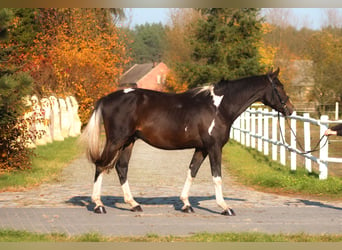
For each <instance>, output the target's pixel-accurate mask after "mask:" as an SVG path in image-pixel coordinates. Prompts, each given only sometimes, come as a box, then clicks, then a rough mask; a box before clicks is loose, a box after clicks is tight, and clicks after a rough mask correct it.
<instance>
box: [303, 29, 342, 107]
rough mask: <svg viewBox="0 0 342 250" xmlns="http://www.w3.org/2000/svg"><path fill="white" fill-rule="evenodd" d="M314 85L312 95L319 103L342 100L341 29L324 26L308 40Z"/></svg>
mask: <svg viewBox="0 0 342 250" xmlns="http://www.w3.org/2000/svg"><path fill="white" fill-rule="evenodd" d="M310 45H311V46H309V48H308V49H309V50H310V51H309V52H310V56H311V59H312V60H313V69H314V80H315V87H314V90H313V92H312V97H313V99H314V100H315V101H318V103H320V104H327V103H333V102H335V101H341V100H342V76H341V62H342V29H339V28H325V29H323V30H322V31H320V32H317V33H316V34H314V35H313V36H312V38H311V40H310Z"/></svg>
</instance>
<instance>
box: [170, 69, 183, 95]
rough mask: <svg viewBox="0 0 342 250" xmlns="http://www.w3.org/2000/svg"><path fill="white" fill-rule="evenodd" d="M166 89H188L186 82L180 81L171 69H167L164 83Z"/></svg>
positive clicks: (178, 90) (177, 90)
mask: <svg viewBox="0 0 342 250" xmlns="http://www.w3.org/2000/svg"><path fill="white" fill-rule="evenodd" d="M165 88H166V90H169V91H172V92H176V93H179V92H184V91H186V90H187V89H188V83H184V82H180V81H179V79H178V78H177V76H176V73H175V72H174V71H173V70H169V73H168V74H167V77H166V83H165Z"/></svg>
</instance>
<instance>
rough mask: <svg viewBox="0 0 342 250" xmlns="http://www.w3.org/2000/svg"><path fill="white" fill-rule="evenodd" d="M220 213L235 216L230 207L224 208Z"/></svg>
mask: <svg viewBox="0 0 342 250" xmlns="http://www.w3.org/2000/svg"><path fill="white" fill-rule="evenodd" d="M221 214H222V215H225V216H235V215H236V214H235V212H234V210H233V209H231V208H228V209H226V210H224V211H223V212H222V213H221Z"/></svg>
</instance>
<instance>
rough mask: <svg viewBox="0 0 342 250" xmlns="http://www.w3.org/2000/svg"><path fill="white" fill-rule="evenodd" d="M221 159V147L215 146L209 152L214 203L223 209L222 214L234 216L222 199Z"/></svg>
mask: <svg viewBox="0 0 342 250" xmlns="http://www.w3.org/2000/svg"><path fill="white" fill-rule="evenodd" d="M221 159H222V148H220V147H216V148H213V149H212V150H211V151H210V152H209V160H210V167H211V174H212V176H213V181H214V186H215V197H216V203H217V205H219V206H220V207H221V208H222V209H223V211H222V213H221V214H222V215H229V216H234V215H235V212H234V211H233V209H231V208H229V206H228V205H227V203H226V202H225V201H224V198H223V192H222V174H221Z"/></svg>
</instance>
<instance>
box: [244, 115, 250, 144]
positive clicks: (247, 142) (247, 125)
mask: <svg viewBox="0 0 342 250" xmlns="http://www.w3.org/2000/svg"><path fill="white" fill-rule="evenodd" d="M250 115H251V113H250V109H247V110H246V112H245V121H246V123H245V129H246V131H247V132H246V147H250V146H251V134H250V131H251V118H250Z"/></svg>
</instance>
